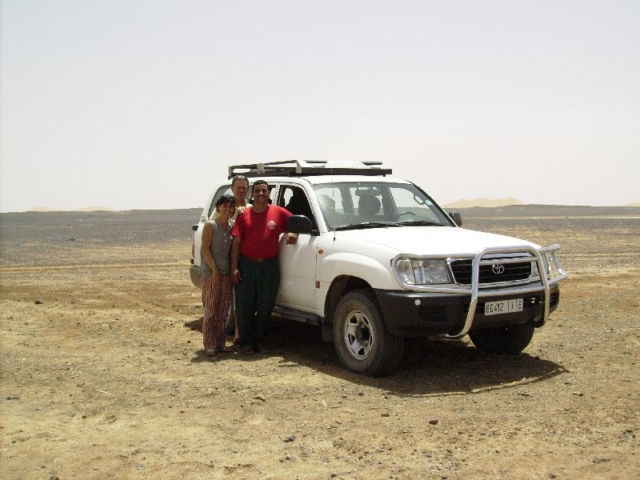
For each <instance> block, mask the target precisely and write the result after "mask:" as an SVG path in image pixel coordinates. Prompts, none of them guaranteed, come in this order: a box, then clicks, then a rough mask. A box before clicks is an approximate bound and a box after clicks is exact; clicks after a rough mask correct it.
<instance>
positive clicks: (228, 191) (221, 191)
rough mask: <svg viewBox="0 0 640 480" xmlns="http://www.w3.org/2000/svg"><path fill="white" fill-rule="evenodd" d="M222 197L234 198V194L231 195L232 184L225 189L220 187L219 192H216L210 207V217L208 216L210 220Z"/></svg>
mask: <svg viewBox="0 0 640 480" xmlns="http://www.w3.org/2000/svg"><path fill="white" fill-rule="evenodd" d="M222 195H230V196H233V193H231V184H229V185H225V186H224V187H220V188H219V189H218V191H217V192H216V194H215V195H214V196H213V200H212V201H211V205H209V216H208V218H211V215H213V210H214V209H215V208H216V202H217V201H218V199H219V198H220V197H221V196H222Z"/></svg>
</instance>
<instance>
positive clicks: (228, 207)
mask: <svg viewBox="0 0 640 480" xmlns="http://www.w3.org/2000/svg"><path fill="white" fill-rule="evenodd" d="M234 211H235V206H234V205H233V204H232V203H231V202H227V203H223V204H222V205H220V206H218V212H219V213H220V217H221V218H229V217H230V216H231V215H233V212H234Z"/></svg>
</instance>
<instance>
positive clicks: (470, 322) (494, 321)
mask: <svg viewBox="0 0 640 480" xmlns="http://www.w3.org/2000/svg"><path fill="white" fill-rule="evenodd" d="M559 248H560V246H559V245H551V246H549V247H544V248H539V249H536V248H533V247H526V246H525V247H522V246H514V247H510V248H493V247H492V248H486V249H484V250H482V251H480V252H478V253H476V254H475V255H473V256H470V257H469V258H470V259H471V275H470V282H471V283H470V284H466V285H462V284H456V285H440V286H438V285H434V286H429V287H426V286H425V287H421V288H420V289H416V290H397V291H388V290H375V292H376V296H377V299H378V304H379V305H380V309H381V311H382V314H383V316H384V319H385V322H386V324H387V328H388V329H389V331H390V332H391V333H393V334H396V335H402V336H430V335H446V336H448V337H452V338H461V337H463V336H464V335H466V334H467V333H469V332H470V331H471V330H478V329H482V328H491V327H499V326H507V325H517V324H521V323H532V324H534V325H535V326H542V325H544V324H545V322H546V321H547V320H548V319H549V315H550V314H551V312H552V311H553V310H555V309H556V308H557V306H558V303H559V301H560V289H559V287H558V282H560V281H561V280H563V279H565V278H566V277H567V274H566V273H565V272H564V270H562V267H561V266H560V262H559V260H558V258H557V256H556V251H557V250H558V249H559ZM523 253H525V254H528V258H530V259H531V261H532V262H535V263H536V266H537V272H541V273H543V274H542V275H539V276H538V277H537V279H536V278H533V279H532V280H533V281H532V283H524V284H523V283H519V282H510V281H507V282H503V283H500V284H486V283H483V284H482V288H481V284H480V271H481V268H482V267H483V266H484V267H486V266H493V265H494V264H495V263H496V256H497V255H499V256H505V258H500V259H499V263H500V264H503V265H504V264H515V263H522V259H523V257H522V256H521V255H522V254H523ZM510 254H517V255H518V256H515V257H511V258H509V257H508V255H510ZM514 299H522V300H523V310H522V311H521V312H513V313H504V314H498V315H485V313H484V307H485V304H486V303H487V302H495V301H500V300H514Z"/></svg>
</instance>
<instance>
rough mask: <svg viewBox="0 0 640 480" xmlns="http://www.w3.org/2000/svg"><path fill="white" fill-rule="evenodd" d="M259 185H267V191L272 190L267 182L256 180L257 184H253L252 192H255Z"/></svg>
mask: <svg viewBox="0 0 640 480" xmlns="http://www.w3.org/2000/svg"><path fill="white" fill-rule="evenodd" d="M258 185H266V186H267V190H269V191H270V190H271V187H269V184H268V183H267V182H266V180H256V181H255V182H253V187H251V191H252V192H253V191H254V190H255V189H256V187H257V186H258Z"/></svg>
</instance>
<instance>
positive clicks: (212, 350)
mask: <svg viewBox="0 0 640 480" xmlns="http://www.w3.org/2000/svg"><path fill="white" fill-rule="evenodd" d="M204 354H205V355H206V356H207V357H215V356H216V355H217V354H218V349H217V348H215V347H214V348H206V349H205V350H204Z"/></svg>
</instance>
